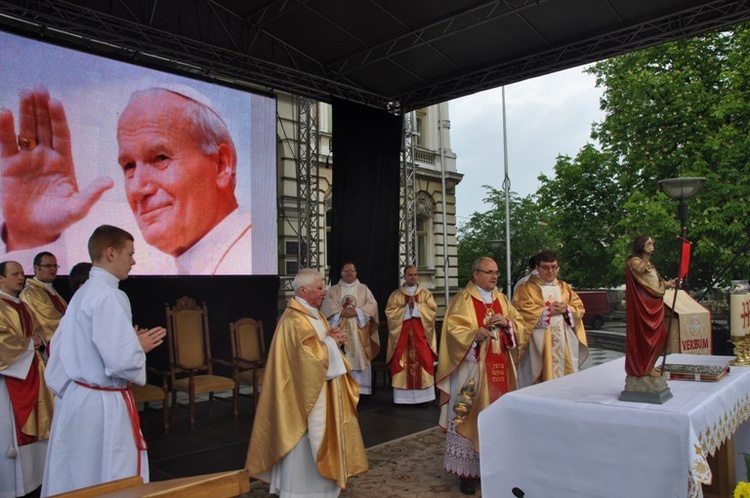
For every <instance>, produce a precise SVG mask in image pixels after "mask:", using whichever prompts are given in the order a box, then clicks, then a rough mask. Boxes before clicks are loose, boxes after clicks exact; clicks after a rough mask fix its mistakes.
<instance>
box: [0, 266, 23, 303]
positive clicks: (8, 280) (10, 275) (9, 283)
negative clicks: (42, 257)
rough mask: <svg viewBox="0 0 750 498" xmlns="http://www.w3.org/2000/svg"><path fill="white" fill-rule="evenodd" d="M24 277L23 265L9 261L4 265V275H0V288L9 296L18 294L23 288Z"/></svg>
mask: <svg viewBox="0 0 750 498" xmlns="http://www.w3.org/2000/svg"><path fill="white" fill-rule="evenodd" d="M24 282H26V277H25V275H24V273H23V267H22V266H21V265H20V264H18V263H16V262H15V261H9V262H8V263H7V264H6V265H5V275H0V290H2V291H3V292H5V293H6V294H10V295H11V296H18V294H20V293H21V290H22V289H23V284H24Z"/></svg>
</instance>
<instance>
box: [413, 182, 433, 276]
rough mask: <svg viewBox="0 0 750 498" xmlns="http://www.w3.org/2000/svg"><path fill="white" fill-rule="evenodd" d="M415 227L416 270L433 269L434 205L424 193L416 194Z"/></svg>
mask: <svg viewBox="0 0 750 498" xmlns="http://www.w3.org/2000/svg"><path fill="white" fill-rule="evenodd" d="M416 208H417V212H416V214H417V225H416V230H415V231H416V237H415V241H414V242H415V245H416V247H415V255H416V259H417V267H418V268H433V267H434V266H435V265H434V262H433V230H432V225H433V220H434V216H435V214H434V203H433V202H432V199H431V198H430V196H429V195H428V194H427V193H425V192H419V194H417V203H416Z"/></svg>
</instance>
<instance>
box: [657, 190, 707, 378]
mask: <svg viewBox="0 0 750 498" xmlns="http://www.w3.org/2000/svg"><path fill="white" fill-rule="evenodd" d="M704 183H706V179H705V178H701V177H685V178H669V179H667V180H660V181H659V186H660V187H661V189H662V190H663V191H664V193H665V194H667V195H668V196H669V197H670V198H672V199H676V200H679V201H680V204H679V206H678V207H677V217H678V218H679V219H680V238H681V239H682V244H684V243H685V242H686V241H687V220H688V205H687V202H685V201H687V200H688V199H690V198H692V197H693V196H695V194H697V193H698V191H699V190H700V189H701V188H703V184H704ZM685 277H687V275H685ZM682 283H683V282H682V278H678V279H677V286H676V287H675V290H674V299H673V300H672V313H670V314H669V323H668V324H667V342H666V346H665V347H664V356H663V357H662V360H661V371H662V372H663V371H664V363H665V362H666V359H667V350H668V349H669V334H670V333H671V332H672V319H673V318H674V315H675V305H676V304H677V294H678V293H679V292H680V289H681V288H682Z"/></svg>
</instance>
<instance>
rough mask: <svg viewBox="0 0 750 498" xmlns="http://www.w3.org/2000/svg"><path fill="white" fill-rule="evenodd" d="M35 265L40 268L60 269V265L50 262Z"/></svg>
mask: <svg viewBox="0 0 750 498" xmlns="http://www.w3.org/2000/svg"><path fill="white" fill-rule="evenodd" d="M37 266H38V267H40V268H48V269H52V268H54V269H55V270H59V269H60V265H54V264H52V263H47V264H46V265H37Z"/></svg>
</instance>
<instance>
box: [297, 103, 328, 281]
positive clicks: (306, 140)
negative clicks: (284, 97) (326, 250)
mask: <svg viewBox="0 0 750 498" xmlns="http://www.w3.org/2000/svg"><path fill="white" fill-rule="evenodd" d="M295 104H296V108H297V163H296V166H297V213H298V214H297V226H298V230H297V240H298V244H297V258H298V259H297V261H299V265H300V268H314V269H316V270H317V269H320V206H321V204H322V202H321V199H320V198H319V197H320V178H319V176H318V175H319V161H318V144H319V143H320V142H319V139H320V133H319V126H318V123H319V122H318V102H317V101H314V100H312V99H308V98H306V97H296V98H295Z"/></svg>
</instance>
